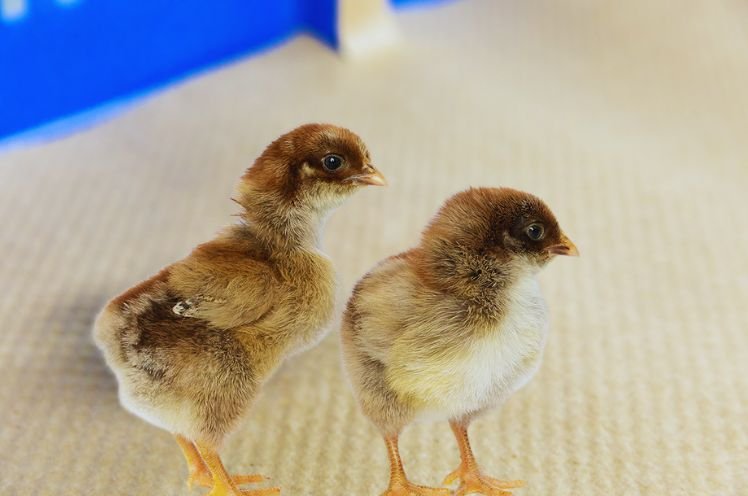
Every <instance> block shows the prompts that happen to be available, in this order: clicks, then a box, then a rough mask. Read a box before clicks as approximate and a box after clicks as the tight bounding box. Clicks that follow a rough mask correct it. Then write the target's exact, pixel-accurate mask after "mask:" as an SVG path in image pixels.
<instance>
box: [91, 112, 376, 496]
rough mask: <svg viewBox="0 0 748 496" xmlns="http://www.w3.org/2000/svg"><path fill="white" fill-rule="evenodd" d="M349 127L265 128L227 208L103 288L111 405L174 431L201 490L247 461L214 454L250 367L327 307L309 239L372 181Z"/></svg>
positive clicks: (252, 379)
mask: <svg viewBox="0 0 748 496" xmlns="http://www.w3.org/2000/svg"><path fill="white" fill-rule="evenodd" d="M384 183H385V181H384V178H383V176H382V175H381V174H380V173H379V172H378V171H377V170H376V169H375V168H374V167H373V166H372V165H371V160H370V157H369V152H368V151H367V149H366V146H365V145H364V143H363V142H362V141H361V139H360V138H359V137H358V136H356V135H355V134H353V133H352V132H351V131H348V130H347V129H343V128H339V127H335V126H331V125H322V124H309V125H305V126H301V127H299V128H297V129H295V130H293V131H291V132H290V133H288V134H285V135H283V136H281V137H280V138H278V139H277V140H276V141H274V142H273V143H272V144H271V145H270V146H268V147H267V149H266V150H265V151H264V152H263V153H262V155H261V156H260V157H259V158H258V159H257V160H256V161H255V163H254V164H253V165H252V167H250V168H249V169H248V170H247V171H246V173H245V174H244V175H243V176H242V178H241V182H240V185H239V189H238V197H237V199H236V201H237V202H238V203H239V205H241V207H242V209H243V210H242V212H241V214H240V221H239V222H238V223H236V224H235V225H233V226H231V227H228V228H227V229H225V230H224V231H223V232H222V233H220V234H219V235H218V236H217V237H216V238H215V239H213V240H212V241H209V242H207V243H204V244H202V245H199V246H198V247H197V248H195V249H194V250H193V251H192V253H190V254H189V256H187V258H185V259H183V260H181V261H179V262H176V263H174V264H172V265H169V266H167V267H166V268H164V269H163V270H161V272H159V273H158V274H156V275H155V276H153V277H151V278H150V279H148V280H146V281H144V282H142V283H140V284H138V285H137V286H135V287H133V288H132V289H130V290H128V291H126V292H125V293H123V294H122V295H120V296H118V297H116V298H114V299H113V300H112V301H110V302H109V303H108V304H107V306H106V307H105V308H104V310H102V312H101V313H100V315H99V316H98V318H97V320H96V323H95V329H94V336H95V340H96V343H97V344H98V346H99V347H100V348H101V350H102V351H103V353H104V355H105V357H106V361H107V363H108V364H109V366H110V367H111V368H112V370H113V371H114V373H115V375H116V376H117V380H118V382H119V397H120V401H121V403H122V405H123V406H124V407H125V408H126V409H127V410H129V411H130V412H132V413H134V414H135V415H137V416H139V417H141V418H143V419H145V420H146V421H148V422H150V423H152V424H155V425H156V426H159V427H161V428H163V429H166V430H168V431H169V432H171V433H173V434H174V435H175V436H176V440H177V442H178V443H179V446H180V447H181V448H182V450H183V452H184V456H185V458H186V459H187V463H188V464H189V471H190V475H189V479H188V484H189V485H190V486H191V485H192V483H197V484H199V485H204V486H207V487H212V491H211V492H210V496H224V495H231V496H236V495H239V494H251V495H255V496H260V495H270V494H278V493H279V489H277V488H273V489H260V490H255V491H244V492H242V491H240V490H239V489H238V487H237V486H238V485H241V484H245V483H248V482H259V481H262V480H263V477H262V476H259V475H248V476H233V477H232V476H229V475H228V474H227V473H226V470H225V469H224V467H223V464H222V463H221V460H220V458H219V456H218V453H217V451H218V449H219V447H220V445H221V442H222V441H223V440H224V438H225V437H226V435H227V434H228V433H229V432H231V430H232V429H233V428H234V427H235V426H236V424H237V421H239V419H240V418H241V417H242V416H243V415H244V414H245V413H246V412H247V410H248V409H249V406H250V404H251V403H252V400H253V398H254V397H255V395H256V394H257V393H258V391H259V390H260V387H261V385H262V383H263V381H264V380H265V379H266V378H267V377H268V376H269V375H270V374H271V373H272V372H273V370H275V369H276V368H277V367H278V365H279V364H280V363H281V361H282V360H283V359H284V358H285V357H287V356H289V355H290V354H292V353H295V352H298V351H301V350H303V349H305V348H308V347H310V346H312V345H314V344H315V343H317V342H318V341H319V340H320V339H321V337H322V336H323V332H324V331H323V329H324V326H325V324H327V323H328V321H329V320H330V317H331V315H332V312H333V305H334V297H335V275H334V272H333V267H332V264H331V262H330V260H329V259H328V257H327V256H325V255H324V254H323V253H322V252H321V251H320V250H319V248H318V241H319V235H320V226H321V224H322V223H323V222H324V220H325V218H326V216H327V214H328V213H329V212H330V211H331V210H332V209H333V208H335V207H337V206H338V205H339V204H340V203H341V202H342V201H343V200H345V199H346V198H347V197H348V196H350V195H351V194H352V193H353V192H355V191H356V190H357V189H359V187H361V186H363V185H383V184H384Z"/></svg>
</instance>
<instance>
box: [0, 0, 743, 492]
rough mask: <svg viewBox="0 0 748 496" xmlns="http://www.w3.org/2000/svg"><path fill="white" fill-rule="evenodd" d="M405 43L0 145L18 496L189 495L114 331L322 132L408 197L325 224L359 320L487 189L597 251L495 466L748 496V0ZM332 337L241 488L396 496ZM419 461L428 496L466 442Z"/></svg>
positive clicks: (475, 8) (388, 196)
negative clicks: (338, 138)
mask: <svg viewBox="0 0 748 496" xmlns="http://www.w3.org/2000/svg"><path fill="white" fill-rule="evenodd" d="M398 23H399V25H400V28H401V30H402V40H401V41H402V43H401V45H400V47H399V49H398V50H396V51H392V52H390V53H384V54H380V55H378V56H377V57H376V58H375V59H369V60H359V61H343V60H341V59H339V58H338V57H337V56H336V55H335V54H334V53H332V52H330V51H329V50H328V49H326V48H324V47H322V46H321V45H319V44H318V43H317V42H315V41H312V40H310V39H307V38H298V39H295V40H293V41H291V42H290V43H287V44H285V45H283V46H281V47H279V48H277V49H274V50H272V51H270V52H267V53H265V54H262V55H260V56H257V57H253V58H249V59H245V60H241V61H238V62H236V63H233V64H230V65H228V66H224V67H222V68H221V69H219V70H216V71H212V72H208V73H205V74H202V75H200V76H198V77H195V78H193V79H190V80H188V81H186V82H184V83H182V84H179V85H177V86H175V87H172V88H170V89H168V90H166V91H162V92H159V93H157V94H155V95H153V96H151V97H148V98H146V99H145V100H143V101H142V102H140V103H139V104H138V105H136V106H134V107H132V108H130V109H128V110H127V111H125V112H123V113H122V114H120V115H118V116H117V117H116V118H113V119H111V120H108V121H106V122H104V123H102V124H100V125H97V126H95V127H92V128H90V129H86V130H82V131H80V132H77V133H75V134H72V135H70V136H67V137H65V138H64V139H59V140H56V141H52V142H48V143H45V144H37V145H34V146H27V147H23V148H17V149H13V150H6V151H4V152H2V153H0V216H1V219H2V227H1V228H0V281H1V282H2V284H3V288H4V291H3V293H2V297H0V494H3V495H26V494H28V495H31V494H33V495H35V496H41V495H55V496H58V495H186V494H189V492H188V491H187V489H186V486H185V485H184V482H185V475H186V469H185V466H184V464H183V461H182V456H181V454H180V452H179V450H178V448H177V445H176V443H175V442H174V441H173V440H172V438H171V436H170V435H169V434H167V433H166V432H164V431H161V430H158V429H156V428H154V427H151V426H150V425H148V424H146V423H144V422H142V421H140V420H139V419H137V418H135V417H132V416H131V415H129V414H128V413H126V412H125V411H124V410H123V409H122V408H121V407H120V406H119V404H118V401H117V396H116V385H115V382H114V379H113V376H112V375H111V374H110V373H109V371H108V370H107V369H106V368H105V365H104V362H103V360H102V359H101V357H100V356H99V354H98V353H97V350H96V349H95V348H94V346H93V345H92V341H91V338H90V325H91V322H92V319H93V317H94V315H95V313H96V312H97V310H98V309H99V308H100V307H101V306H102V305H103V304H104V302H105V301H106V300H107V299H108V298H109V297H111V296H113V295H114V294H116V293H117V292H118V291H120V290H122V289H125V288H127V287H129V286H131V285H133V284H134V283H136V282H137V281H139V280H141V279H142V278H145V277H146V276H148V275H150V274H152V273H154V272H155V271H156V270H157V269H159V268H160V267H161V266H162V265H164V264H166V263H168V262H170V261H172V260H175V259H177V258H179V257H181V256H182V255H184V254H185V253H187V252H188V250H189V249H190V248H191V247H192V246H193V245H195V244H196V243H198V242H200V241H202V240H205V239H206V238H209V237H210V236H211V235H212V234H213V233H214V232H215V231H216V230H217V229H218V228H219V227H220V226H221V225H223V224H225V223H226V222H231V217H230V214H231V213H233V212H235V211H236V206H235V205H234V204H233V203H232V202H231V201H230V200H229V199H228V198H229V196H230V195H231V194H232V188H233V186H234V184H235V181H236V179H237V178H238V177H239V175H240V174H241V172H242V170H243V168H244V167H246V166H248V165H249V164H250V163H251V161H252V160H253V159H254V157H255V156H257V155H258V154H259V153H260V151H261V150H262V148H263V147H264V146H265V145H266V144H267V143H269V142H270V141H271V140H272V139H274V138H275V137H276V136H277V135H279V134H281V133H282V132H284V131H286V130H288V129H290V128H292V127H294V126H295V125H297V124H300V123H303V122H307V121H316V120H320V121H330V122H335V123H338V124H342V125H346V126H348V127H350V128H351V129H353V130H355V131H356V132H358V133H359V134H360V135H361V136H362V137H363V138H364V140H365V141H366V142H367V143H368V145H369V148H370V149H371V150H372V154H373V158H374V161H375V163H376V164H377V165H378V166H379V167H380V168H381V170H382V171H383V172H384V173H385V174H386V175H387V177H388V179H389V180H390V186H389V187H388V188H381V189H375V188H370V189H369V190H366V191H364V192H362V193H359V194H358V195H357V196H356V197H354V198H353V199H351V200H350V201H349V202H348V203H346V204H345V205H344V206H343V207H342V208H341V209H340V210H339V211H338V212H336V213H335V214H334V215H333V217H332V218H331V220H330V222H329V224H328V227H327V230H326V234H325V238H324V247H325V249H326V251H327V252H328V253H329V254H330V256H331V257H332V258H333V260H334V261H335V263H336V266H337V268H338V270H339V273H340V281H341V291H340V300H341V303H342V302H343V301H344V298H345V293H346V292H347V291H348V290H349V289H350V287H351V286H352V285H353V283H354V282H355V280H356V279H357V278H358V277H360V276H361V275H362V274H363V273H364V272H365V271H366V270H367V269H368V268H369V267H370V266H371V265H372V264H374V263H375V262H376V261H377V260H379V259H380V258H382V257H384V256H387V255H389V254H392V253H395V252H397V251H400V250H403V249H405V248H407V247H409V246H411V245H412V244H413V243H414V242H415V241H416V240H417V236H418V232H419V231H420V229H421V228H422V227H423V225H424V223H425V222H426V221H427V220H428V218H429V217H430V216H431V215H432V213H433V212H434V211H435V210H436V209H437V207H438V206H439V205H440V203H441V202H442V201H443V200H444V199H445V198H446V197H447V196H449V195H450V194H452V193H454V192H456V191H458V190H460V189H462V188H464V187H467V186H469V185H507V186H513V187H517V188H521V189H526V190H529V191H532V192H534V193H536V194H538V195H540V196H541V197H543V198H544V199H546V201H547V202H548V204H549V205H550V206H551V208H553V210H554V211H555V213H556V214H557V216H558V218H559V220H560V222H561V225H562V226H563V227H564V229H565V230H566V232H567V233H568V234H569V236H570V237H571V238H572V239H573V240H574V241H575V242H576V243H577V245H578V246H579V248H580V250H581V252H582V257H581V258H579V259H559V260H556V261H554V263H553V264H552V265H551V266H550V267H549V268H548V269H547V270H546V271H545V272H544V273H543V275H542V277H541V283H542V286H543V289H544V292H545V294H546V297H547V299H548V302H549V306H550V308H551V317H552V330H551V335H550V338H549V343H548V348H547V354H546V358H545V361H544V363H543V366H542V368H541V370H540V372H539V374H538V375H537V376H536V378H535V379H534V380H533V381H532V382H531V383H530V384H529V385H528V386H527V387H526V388H525V389H524V390H523V391H521V392H520V393H518V394H517V395H516V396H515V397H513V398H512V399H511V400H510V401H509V402H508V404H507V405H506V406H505V408H504V409H503V410H502V411H501V412H498V411H497V412H494V413H492V414H490V415H488V416H486V417H484V418H482V419H480V420H479V421H478V422H477V423H476V424H475V425H474V427H473V429H472V433H473V443H474V446H475V450H476V452H477V455H478V458H479V461H480V462H481V463H482V464H483V466H484V467H485V469H486V472H488V473H490V474H492V475H494V476H497V477H504V478H524V479H526V480H527V481H528V487H527V488H525V489H522V490H519V491H517V493H516V494H517V495H519V496H531V495H572V494H573V495H575V496H578V495H595V496H599V495H639V494H641V495H665V494H670V495H695V494H699V495H701V494H708V495H736V496H737V495H742V494H748V492H747V491H748V468H747V467H748V433H747V430H748V221H747V220H746V215H747V214H748V207H747V206H746V205H748V204H747V203H746V191H747V190H748V139H747V137H748V7H746V4H745V3H744V2H743V1H742V0H721V1H714V0H702V1H695V0H694V1H689V0H687V1H679V2H676V1H650V0H635V1H630V2H607V3H605V2H591V1H585V0H574V1H570V2H552V1H542V0H541V1H537V2H529V1H524V0H514V1H503V0H502V1H498V0H482V1H478V0H476V1H470V0H465V1H461V2H456V3H449V4H445V5H442V6H439V7H437V8H433V9H414V10H411V11H408V12H405V13H401V14H399V15H398ZM336 334H337V333H336V331H335V334H331V336H330V337H329V338H328V339H327V340H326V341H324V342H323V343H322V344H321V345H320V346H319V347H318V348H316V349H314V350H312V351H310V352H308V353H306V354H304V355H301V356H298V357H295V358H293V359H292V360H290V361H289V362H288V363H287V364H286V365H285V366H284V367H283V368H282V369H281V370H279V371H278V373H277V374H276V375H275V377H274V378H273V379H272V381H271V382H270V383H269V384H267V386H266V388H265V390H264V394H263V395H262V397H261V398H260V399H258V401H257V403H256V405H255V407H254V409H253V411H252V413H251V415H250V416H249V417H248V419H247V422H246V423H245V424H244V426H243V427H242V428H241V429H239V430H238V431H237V433H236V435H235V436H234V437H233V438H231V440H230V441H229V442H228V443H227V445H226V446H225V449H224V451H223V455H224V458H225V461H226V463H227V465H228V467H229V469H230V470H233V471H237V472H253V471H259V472H261V473H264V474H267V475H270V476H272V478H273V481H274V482H275V483H278V484H280V485H281V486H282V487H283V488H284V493H283V494H285V495H290V496H294V495H344V494H351V495H376V494H379V493H380V492H381V491H382V490H383V489H384V487H385V486H386V479H387V473H388V470H387V461H386V456H385V450H384V447H383V444H382V443H381V442H380V440H379V438H378V435H377V433H376V431H375V430H374V428H373V427H371V425H370V424H369V423H368V421H367V420H366V419H365V418H364V417H363V416H362V415H361V414H360V413H359V412H358V411H357V407H356V405H355V403H354V401H353V399H352V397H351V395H350V394H349V392H348V388H347V385H346V383H345V380H344V376H343V374H342V373H341V367H340V365H339V357H338V343H337V335H336ZM402 454H403V457H404V459H405V464H406V470H408V472H409V474H410V475H411V477H412V479H413V480H414V481H417V482H420V483H424V484H437V483H438V482H439V481H440V480H441V479H442V477H444V476H445V475H446V474H447V473H448V472H449V471H450V470H451V469H452V468H453V467H454V466H455V464H456V463H457V461H458V456H457V449H456V446H455V444H454V441H453V439H452V437H451V433H450V431H449V428H448V426H447V425H444V424H433V425H429V424H419V425H415V426H413V427H411V428H410V429H409V430H407V431H406V432H405V434H404V435H403V438H402ZM192 494H201V491H200V490H197V489H196V490H195V491H193V493H192Z"/></svg>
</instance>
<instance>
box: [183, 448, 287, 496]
mask: <svg viewBox="0 0 748 496" xmlns="http://www.w3.org/2000/svg"><path fill="white" fill-rule="evenodd" d="M177 443H179V446H180V447H181V448H182V452H183V453H184V457H185V458H186V459H187V463H188V465H189V466H190V479H189V480H188V484H190V485H191V484H192V483H196V484H198V485H201V486H206V487H211V488H212V490H211V491H210V493H209V496H241V495H248V496H277V495H279V494H280V489H278V488H270V489H257V490H254V491H241V490H239V489H238V488H237V485H241V484H247V483H249V482H261V481H263V480H265V478H264V477H263V476H261V475H239V476H233V477H232V476H230V475H229V474H228V473H227V472H226V469H225V468H224V466H223V463H221V459H220V457H219V456H218V453H217V452H216V450H215V448H214V447H212V446H210V445H208V444H204V443H197V444H195V443H192V442H191V441H189V440H188V439H186V438H184V437H182V436H177ZM206 474H207V475H206ZM193 475H194V477H193Z"/></svg>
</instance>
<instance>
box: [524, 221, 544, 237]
mask: <svg viewBox="0 0 748 496" xmlns="http://www.w3.org/2000/svg"><path fill="white" fill-rule="evenodd" d="M525 234H527V237H528V238H530V239H531V240H533V241H538V240H541V239H543V235H544V234H545V229H543V226H542V225H540V224H530V225H529V226H527V228H526V229H525Z"/></svg>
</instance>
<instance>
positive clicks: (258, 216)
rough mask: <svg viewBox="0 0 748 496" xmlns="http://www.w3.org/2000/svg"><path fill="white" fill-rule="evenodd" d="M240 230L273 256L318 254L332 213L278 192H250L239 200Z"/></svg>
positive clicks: (242, 194)
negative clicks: (326, 224) (273, 253)
mask: <svg viewBox="0 0 748 496" xmlns="http://www.w3.org/2000/svg"><path fill="white" fill-rule="evenodd" d="M236 201H237V203H239V204H240V205H241V206H242V208H243V212H241V213H240V214H239V217H240V218H241V220H242V222H241V224H240V229H241V230H243V231H249V232H251V234H252V235H253V236H254V237H256V238H257V239H258V240H259V241H260V242H261V243H262V244H264V245H265V246H266V247H267V248H268V249H269V250H270V251H271V252H279V251H280V252H287V251H293V250H315V249H317V248H319V242H320V232H321V228H322V225H323V223H324V221H325V219H326V218H327V215H328V214H329V211H330V209H325V208H319V207H315V206H313V205H311V204H307V203H306V202H303V201H302V200H300V199H297V200H295V201H288V200H287V199H284V198H283V197H282V196H281V195H280V194H278V193H275V192H268V191H262V190H259V189H255V188H247V189H244V190H243V191H242V192H241V195H240V197H239V198H238V199H237V200H236Z"/></svg>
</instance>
